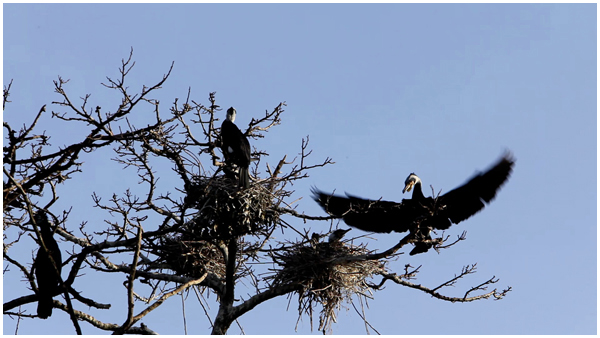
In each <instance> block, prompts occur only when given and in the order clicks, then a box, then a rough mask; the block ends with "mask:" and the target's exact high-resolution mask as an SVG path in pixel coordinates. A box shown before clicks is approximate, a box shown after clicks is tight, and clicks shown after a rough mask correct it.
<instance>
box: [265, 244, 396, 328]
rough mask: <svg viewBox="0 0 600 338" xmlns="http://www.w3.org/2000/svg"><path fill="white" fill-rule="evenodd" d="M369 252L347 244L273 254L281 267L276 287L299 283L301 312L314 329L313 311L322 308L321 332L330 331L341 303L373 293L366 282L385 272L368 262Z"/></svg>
mask: <svg viewBox="0 0 600 338" xmlns="http://www.w3.org/2000/svg"><path fill="white" fill-rule="evenodd" d="M368 253H369V251H368V250H367V248H366V247H365V246H362V245H361V246H355V245H352V244H348V243H344V242H333V243H328V242H321V243H314V242H312V243H310V242H309V244H308V245H306V243H304V244H302V243H301V244H298V245H295V246H293V247H291V249H290V250H282V251H276V252H273V254H272V256H273V259H274V261H275V262H276V263H277V264H278V265H279V266H281V268H280V269H278V270H277V271H276V274H275V276H274V277H273V284H274V285H284V284H290V283H299V284H301V285H303V286H304V287H303V289H302V290H300V291H299V292H298V312H299V316H302V314H303V313H306V314H308V316H309V318H310V323H311V328H312V327H313V322H312V315H313V313H312V309H313V306H314V305H316V304H321V307H322V310H321V312H320V314H319V328H318V330H319V331H323V333H325V331H328V330H330V328H331V324H332V323H333V322H335V321H336V313H337V311H339V309H340V308H341V306H342V303H344V302H345V303H350V302H351V301H352V296H353V295H358V296H359V297H360V296H363V297H364V296H365V295H366V294H368V293H370V292H371V289H370V287H369V285H368V284H367V282H366V279H367V278H368V277H371V276H372V275H373V274H374V273H375V272H377V271H381V269H383V268H384V263H383V262H380V261H378V260H365V259H364V255H367V254H368Z"/></svg>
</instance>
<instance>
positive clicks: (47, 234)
mask: <svg viewBox="0 0 600 338" xmlns="http://www.w3.org/2000/svg"><path fill="white" fill-rule="evenodd" d="M33 217H34V220H35V223H36V224H37V226H38V228H39V229H40V234H41V235H42V240H43V241H44V245H45V246H46V249H47V250H48V253H46V252H45V251H44V248H43V247H42V246H41V245H40V248H39V249H38V252H37V256H36V257H35V261H34V263H33V269H34V270H35V277H36V280H37V287H38V306H37V314H38V316H39V317H40V318H42V319H46V318H48V317H50V316H51V315H52V307H53V305H52V297H53V296H54V294H56V291H58V287H59V285H60V272H61V268H62V257H61V255H60V249H59V248H58V243H56V240H55V239H54V237H53V232H52V228H51V226H50V222H49V221H48V216H47V215H46V213H45V212H44V211H41V210H40V211H38V212H37V213H36V214H35V215H34V216H33ZM48 254H49V255H48ZM50 257H52V260H54V263H56V268H55V267H54V265H53V264H52V261H51V260H50ZM57 269H58V274H57Z"/></svg>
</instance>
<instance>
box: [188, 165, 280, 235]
mask: <svg viewBox="0 0 600 338" xmlns="http://www.w3.org/2000/svg"><path fill="white" fill-rule="evenodd" d="M187 190H188V191H187V197H186V199H185V203H186V204H188V205H190V206H191V207H192V208H195V209H198V213H197V214H196V215H195V216H194V217H193V219H192V221H191V222H192V223H193V224H191V225H190V226H189V227H188V228H189V229H188V230H190V231H192V232H194V233H197V232H200V234H198V235H200V236H201V237H202V238H204V239H217V238H218V239H228V238H232V237H240V236H243V235H246V234H253V235H262V234H269V233H270V232H271V230H272V229H273V228H274V227H275V225H276V224H277V221H278V219H279V214H278V213H277V212H274V211H273V208H274V204H273V202H274V198H273V195H272V194H271V192H269V191H268V190H267V189H265V188H264V187H263V186H262V185H260V184H254V185H251V186H250V188H248V189H243V190H239V188H238V182H237V179H230V178H228V177H226V176H224V175H221V176H213V177H201V176H198V177H195V178H194V183H192V184H191V186H190V187H189V188H188V189H187Z"/></svg>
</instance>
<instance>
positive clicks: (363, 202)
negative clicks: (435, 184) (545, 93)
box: [312, 153, 515, 255]
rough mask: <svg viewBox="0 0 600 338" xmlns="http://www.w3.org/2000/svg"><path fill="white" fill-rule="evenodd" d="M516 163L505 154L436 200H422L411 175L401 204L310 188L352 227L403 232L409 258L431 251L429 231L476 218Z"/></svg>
mask: <svg viewBox="0 0 600 338" xmlns="http://www.w3.org/2000/svg"><path fill="white" fill-rule="evenodd" d="M514 163H515V160H514V158H513V157H512V155H511V154H510V153H506V154H504V155H503V156H502V158H501V159H500V160H499V161H498V162H497V163H495V164H494V165H493V166H492V167H491V168H489V169H488V170H487V171H485V172H482V173H478V174H477V175H475V176H474V177H472V178H471V179H470V180H469V181H467V182H466V183H465V184H463V185H462V186H460V187H458V188H456V189H454V190H451V191H449V192H447V193H445V194H444V195H441V196H438V197H437V198H433V197H425V196H424V195H423V191H422V190H421V185H422V182H421V179H420V178H419V177H418V176H417V175H416V174H414V173H411V174H410V175H409V176H408V178H407V179H406V181H405V186H404V189H403V190H402V192H403V193H405V192H409V191H410V190H412V191H413V194H412V198H411V199H403V200H402V202H390V201H383V200H369V199H363V198H360V197H356V196H352V195H349V194H346V196H336V195H333V194H328V193H325V192H322V191H320V190H318V189H316V188H313V190H312V192H313V194H314V195H313V198H314V199H315V201H316V202H317V203H319V205H321V207H323V209H324V210H325V211H326V212H327V213H328V214H330V215H332V216H335V217H339V218H342V219H343V220H344V222H345V223H346V224H348V225H350V226H352V227H355V228H358V229H361V230H364V231H370V232H379V233H390V232H392V231H394V232H400V233H401V232H406V231H409V232H410V233H409V235H408V236H407V237H405V239H404V240H409V239H411V240H412V242H416V243H415V249H414V250H413V251H412V252H411V255H414V254H417V253H422V252H426V251H427V250H428V249H429V248H431V246H432V244H431V242H423V241H424V240H431V237H430V232H431V230H434V229H439V230H445V229H448V228H449V227H450V226H451V225H452V224H458V223H460V222H462V221H464V220H466V219H468V218H469V217H471V216H473V215H475V214H476V213H477V212H479V211H480V210H481V209H483V208H484V207H485V204H488V203H490V202H491V201H492V200H493V199H494V197H495V196H496V193H497V192H498V190H499V189H500V187H501V186H502V185H503V184H504V183H505V182H506V180H507V179H508V177H509V176H510V173H511V171H512V167H513V165H514Z"/></svg>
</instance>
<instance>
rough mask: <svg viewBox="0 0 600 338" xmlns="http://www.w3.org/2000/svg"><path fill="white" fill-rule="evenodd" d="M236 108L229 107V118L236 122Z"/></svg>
mask: <svg viewBox="0 0 600 338" xmlns="http://www.w3.org/2000/svg"><path fill="white" fill-rule="evenodd" d="M235 114H236V111H235V108H233V107H230V108H229V109H227V119H228V120H229V121H231V122H235Z"/></svg>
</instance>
